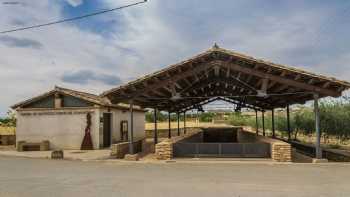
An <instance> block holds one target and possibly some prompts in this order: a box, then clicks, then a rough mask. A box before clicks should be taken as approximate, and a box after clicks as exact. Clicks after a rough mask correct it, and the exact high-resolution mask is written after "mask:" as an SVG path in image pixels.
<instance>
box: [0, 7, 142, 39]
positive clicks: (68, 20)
mask: <svg viewBox="0 0 350 197" xmlns="http://www.w3.org/2000/svg"><path fill="white" fill-rule="evenodd" d="M146 2H147V0H144V1H139V2H136V3H132V4H128V5H124V6H120V7H116V8H112V9H106V10H102V11H97V12H92V13H89V14H85V15H81V16H76V17H73V18H66V19H61V20H57V21H53V22H48V23H43V24H38V25H33V26H28V27H21V28H16V29H10V30H6V31H1V32H0V34H5V33H11V32H16V31H23V30H28V29H34V28H40V27H44V26H50V25H55V24H59V23H65V22H71V21H75V20H80V19H83V18H87V17H92V16H96V15H100V14H105V13H107V12H113V11H116V10H121V9H124V8H128V7H132V6H136V5H139V4H143V3H146Z"/></svg>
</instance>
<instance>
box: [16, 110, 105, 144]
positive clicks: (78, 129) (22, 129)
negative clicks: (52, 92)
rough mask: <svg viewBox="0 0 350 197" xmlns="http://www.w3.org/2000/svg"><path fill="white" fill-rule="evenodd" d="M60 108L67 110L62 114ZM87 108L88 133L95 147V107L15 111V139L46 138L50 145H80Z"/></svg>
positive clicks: (96, 139)
mask: <svg viewBox="0 0 350 197" xmlns="http://www.w3.org/2000/svg"><path fill="white" fill-rule="evenodd" d="M63 112H66V113H69V114H62V113H63ZM87 112H90V113H91V122H92V125H91V136H92V141H93V145H94V149H98V148H99V116H98V115H99V110H98V109H60V110H33V111H18V112H17V129H16V141H17V142H18V141H22V140H24V141H28V142H41V141H43V140H49V141H50V148H51V149H80V146H81V143H82V140H83V137H84V134H85V127H86V113H87ZM48 113H49V114H48Z"/></svg>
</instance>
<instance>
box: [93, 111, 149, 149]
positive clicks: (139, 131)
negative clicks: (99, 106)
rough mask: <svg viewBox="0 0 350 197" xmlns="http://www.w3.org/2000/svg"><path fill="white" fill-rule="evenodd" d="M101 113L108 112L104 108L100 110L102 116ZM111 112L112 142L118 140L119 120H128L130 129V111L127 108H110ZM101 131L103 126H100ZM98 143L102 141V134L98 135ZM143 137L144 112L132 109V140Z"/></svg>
mask: <svg viewBox="0 0 350 197" xmlns="http://www.w3.org/2000/svg"><path fill="white" fill-rule="evenodd" d="M103 113H108V112H107V110H106V109H104V110H101V114H100V116H101V117H103ZM110 113H112V127H111V128H112V133H111V135H112V143H115V142H118V141H120V122H121V121H123V120H127V121H128V126H129V129H128V130H129V131H130V112H129V111H128V110H119V109H111V110H110ZM100 132H101V133H103V128H101V131H100ZM100 136H101V137H100V144H101V143H102V141H103V137H102V134H101V135H100ZM144 137H145V113H144V112H141V111H134V140H138V139H141V138H144Z"/></svg>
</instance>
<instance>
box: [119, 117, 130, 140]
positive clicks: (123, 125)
mask: <svg viewBox="0 0 350 197" xmlns="http://www.w3.org/2000/svg"><path fill="white" fill-rule="evenodd" d="M120 140H121V141H128V121H127V120H123V121H121V122H120Z"/></svg>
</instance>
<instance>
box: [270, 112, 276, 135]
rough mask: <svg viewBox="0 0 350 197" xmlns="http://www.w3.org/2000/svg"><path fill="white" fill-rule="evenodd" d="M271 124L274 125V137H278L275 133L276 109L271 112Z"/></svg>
mask: <svg viewBox="0 0 350 197" xmlns="http://www.w3.org/2000/svg"><path fill="white" fill-rule="evenodd" d="M271 124H272V137H273V138H275V137H276V133H275V109H272V111H271Z"/></svg>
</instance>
